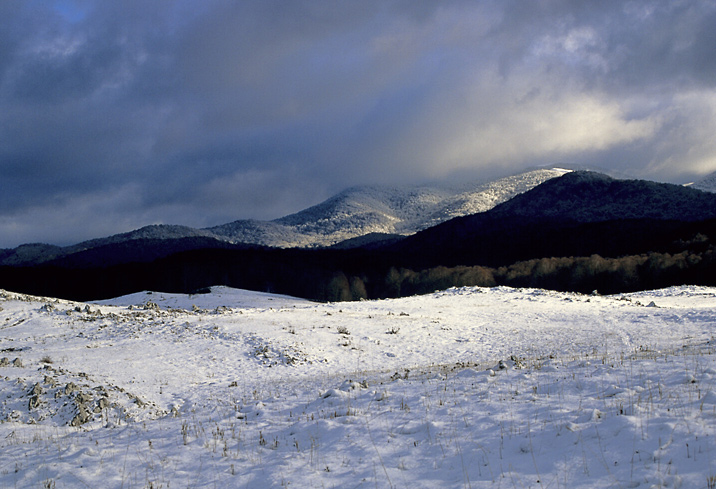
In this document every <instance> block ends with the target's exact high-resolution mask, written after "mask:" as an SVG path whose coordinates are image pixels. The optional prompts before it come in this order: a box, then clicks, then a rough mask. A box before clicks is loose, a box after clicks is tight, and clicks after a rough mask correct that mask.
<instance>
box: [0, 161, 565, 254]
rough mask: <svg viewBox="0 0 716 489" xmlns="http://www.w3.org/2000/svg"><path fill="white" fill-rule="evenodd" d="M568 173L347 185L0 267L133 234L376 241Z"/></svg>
mask: <svg viewBox="0 0 716 489" xmlns="http://www.w3.org/2000/svg"><path fill="white" fill-rule="evenodd" d="M568 171H569V170H565V169H548V168H540V169H535V170H531V171H526V172H522V173H518V174H516V175H511V176H508V177H504V178H501V179H498V180H494V181H490V182H486V183H474V184H466V185H461V186H452V187H450V186H442V187H441V186H412V187H411V186H404V187H396V186H381V185H367V186H360V187H351V188H349V189H346V190H344V191H342V192H340V193H338V194H336V195H334V196H333V197H330V198H329V199H327V200H325V201H324V202H321V203H319V204H317V205H315V206H312V207H309V208H307V209H304V210H302V211H299V212H297V213H294V214H289V215H287V216H284V217H281V218H279V219H275V220H273V221H260V220H255V219H244V220H237V221H233V222H229V223H226V224H222V225H218V226H213V227H208V228H192V227H189V226H181V225H168V224H153V225H148V226H144V227H142V228H139V229H136V230H133V231H129V232H126V233H120V234H116V235H112V236H108V237H106V238H97V239H93V240H89V241H83V242H81V243H77V244H74V245H70V246H65V247H59V246H54V245H46V244H42V243H31V244H23V245H21V246H19V247H17V248H14V249H6V250H0V265H5V266H31V265H37V264H41V263H49V262H52V261H55V260H61V259H62V258H63V257H67V256H69V255H72V254H76V253H84V252H87V251H88V250H92V249H95V248H102V247H106V246H108V245H119V244H122V243H126V242H130V241H139V240H164V241H167V242H168V241H170V240H176V239H184V238H204V239H213V240H216V241H221V242H225V243H228V244H242V245H255V246H268V247H276V248H316V247H328V246H333V245H336V244H338V243H342V242H346V244H344V246H352V245H355V246H360V245H365V244H366V243H367V242H369V241H370V240H371V237H376V239H378V240H380V239H383V237H384V236H386V235H391V236H395V235H402V236H406V235H410V234H413V233H415V232H418V231H421V230H423V229H427V228H429V227H432V226H434V225H436V224H439V223H440V222H444V221H446V220H449V219H452V218H454V217H458V216H461V215H467V214H473V213H476V212H483V211H485V210H488V209H490V208H492V207H494V206H495V205H497V204H499V203H500V202H504V201H506V200H508V199H509V198H511V197H513V196H514V195H517V194H519V193H521V192H524V191H526V190H529V189H531V188H533V187H535V186H536V185H539V184H541V183H543V182H544V181H546V180H549V179H551V178H555V177H558V176H561V175H563V174H564V173H565V172H568ZM357 238H360V239H357ZM353 240H355V241H353ZM351 243H353V244H351Z"/></svg>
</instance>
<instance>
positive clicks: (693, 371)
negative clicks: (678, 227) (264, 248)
mask: <svg viewBox="0 0 716 489" xmlns="http://www.w3.org/2000/svg"><path fill="white" fill-rule="evenodd" d="M0 307H1V308H2V310H0V365H1V366H0V398H1V402H0V420H1V422H0V487H3V488H5V487H7V488H14V487H22V488H24V487H39V488H58V489H59V488H66V487H70V488H75V487H79V488H84V487H91V488H99V487H103V488H105V487H109V488H115V487H116V488H150V487H151V488H155V489H156V488H225V487H237V488H263V487H266V488H268V487H276V488H280V487H292V488H314V487H315V488H332V487H336V488H339V487H340V488H346V487H347V488H375V487H377V488H405V487H407V488H410V489H417V488H436V487H440V488H443V487H454V488H483V487H490V488H492V487H501V488H513V487H514V488H527V487H534V488H546V487H552V488H579V487H590V488H592V487H614V488H636V487H639V488H641V487H643V488H650V487H683V488H707V489H711V488H713V487H716V356H715V355H714V347H715V346H716V343H714V333H715V332H716V289H714V288H704V287H678V288H670V289H666V290H659V291H651V292H642V293H637V294H625V295H619V296H584V295H578V294H566V293H556V292H548V291H543V290H534V289H508V288H495V289H479V288H462V289H450V290H447V291H444V292H437V293H435V294H432V295H428V296H422V297H411V298H405V299H397V300H384V301H366V302H353V303H335V304H315V303H311V302H307V301H304V300H300V299H294V298H290V297H282V296H275V295H269V294H261V293H255V292H246V291H239V290H232V289H228V288H222V287H216V288H213V290H212V293H211V294H205V295H193V296H186V295H173V294H163V293H161V294H160V293H146V292H145V293H140V294H134V295H131V296H127V297H122V298H118V299H114V300H110V301H105V302H102V303H97V304H79V303H72V302H68V301H61V300H55V299H48V298H36V297H29V296H24V295H21V294H15V293H12V292H3V291H0Z"/></svg>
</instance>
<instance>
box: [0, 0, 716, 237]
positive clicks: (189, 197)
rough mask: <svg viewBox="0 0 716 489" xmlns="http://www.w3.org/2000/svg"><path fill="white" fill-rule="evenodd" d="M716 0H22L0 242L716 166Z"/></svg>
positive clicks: (2, 92) (8, 23)
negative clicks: (372, 190) (335, 196)
mask: <svg viewBox="0 0 716 489" xmlns="http://www.w3.org/2000/svg"><path fill="white" fill-rule="evenodd" d="M715 25H716V2H714V1H713V0H710V1H691V2H671V1H662V2H646V1H644V2H642V1H630V2H623V1H602V2H595V1H583V2H574V1H566V0H565V1H562V0H543V1H537V2H522V1H519V2H518V1H512V2H510V1H499V2H498V1H479V2H472V1H470V2H467V1H446V2H427V1H426V2H416V1H397V0H396V1H377V0H376V1H365V2H348V1H316V2H298V1H288V2H287V1H280V2H279V1H246V2H227V1H219V0H214V1H207V2H201V3H197V2H193V1H188V0H187V1H153V2H135V1H123V2H95V1H56V2H46V1H32V0H30V1H8V2H3V3H1V4H0V142H1V143H2V144H0V175H1V177H2V193H1V194H0V246H14V245H16V244H19V243H21V242H28V241H38V240H39V241H48V242H76V241H79V240H80V239H85V238H89V237H97V236H103V235H107V234H111V233H115V232H120V231H126V230H129V229H133V228H136V227H139V226H142V225H145V224H150V223H155V222H166V223H177V224H187V225H193V226H208V225H213V224H219V223H223V222H227V221H230V220H234V219H238V218H248V217H255V218H274V217H279V216H281V215H284V214H287V213H289V212H293V211H296V210H299V209H301V208H303V207H306V206H308V205H311V204H314V203H317V202H318V201H319V200H321V199H323V198H326V197H328V196H329V195H330V194H332V193H334V192H337V191H339V190H341V189H342V188H344V187H347V186H350V185H356V184H362V183H380V182H384V183H392V184H403V183H404V184H410V183H418V182H425V181H428V180H431V179H451V178H452V179H456V178H461V179H464V178H480V177H484V178H487V177H494V176H498V175H500V174H505V173H509V172H513V171H517V170H520V169H522V168H526V167H529V166H532V165H536V164H549V163H555V162H565V161H566V162H573V163H583V164H588V165H594V166H600V167H605V168H614V169H622V170H625V171H628V172H630V173H632V174H633V175H635V176H640V177H646V178H654V179H660V180H672V181H685V180H686V179H689V178H694V177H697V176H698V175H702V174H705V173H707V172H710V171H713V170H716V143H715V142H714V138H713V134H714V131H716V122H715V121H716V117H714V116H715V115H716V88H715V86H714V80H715V79H716V53H715V52H714V50H715V46H716V29H714V28H713V27H714V26H715Z"/></svg>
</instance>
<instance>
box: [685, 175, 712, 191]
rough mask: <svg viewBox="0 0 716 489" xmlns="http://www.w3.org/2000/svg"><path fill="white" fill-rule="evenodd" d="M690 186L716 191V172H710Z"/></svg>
mask: <svg viewBox="0 0 716 489" xmlns="http://www.w3.org/2000/svg"><path fill="white" fill-rule="evenodd" d="M690 186H691V188H695V189H698V190H703V191H704V192H713V193H716V172H713V173H709V174H708V175H706V176H705V177H704V178H702V179H701V180H699V181H698V182H695V183H693V184H692V185H690Z"/></svg>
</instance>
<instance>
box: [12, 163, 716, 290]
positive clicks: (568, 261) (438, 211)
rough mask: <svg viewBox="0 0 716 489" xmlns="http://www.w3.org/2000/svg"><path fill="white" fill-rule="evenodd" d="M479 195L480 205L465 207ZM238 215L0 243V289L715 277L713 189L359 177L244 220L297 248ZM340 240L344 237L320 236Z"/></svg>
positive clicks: (582, 174) (549, 178)
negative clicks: (280, 211) (96, 235)
mask: <svg viewBox="0 0 716 489" xmlns="http://www.w3.org/2000/svg"><path fill="white" fill-rule="evenodd" d="M540 180H542V181H541V183H539V181H540ZM538 183H539V184H538ZM510 196H511V198H509V197H510ZM500 201H502V202H500ZM495 204H496V205H495ZM481 206H482V207H485V206H487V207H491V208H489V209H488V210H485V211H483V212H477V213H469V212H472V211H473V210H474V209H479V208H482V207H481ZM461 213H469V214H466V215H459V214H461ZM454 214H458V216H457V217H453V218H452V219H450V216H452V215H454ZM245 223H246V221H237V222H235V223H231V224H227V225H224V226H218V227H216V228H210V229H198V230H197V229H192V228H188V227H181V226H151V227H147V228H142V229H140V230H137V231H134V232H132V233H127V234H123V235H116V236H112V237H109V238H105V239H102V240H94V241H90V242H86V243H80V244H78V245H74V246H71V247H66V248H59V247H50V246H46V245H26V246H23V247H19V248H17V249H15V250H5V251H4V252H3V253H2V255H0V288H6V289H9V290H16V291H21V292H26V293H32V294H36V295H51V296H58V297H63V298H71V299H79V300H88V299H101V298H107V297H115V296H118V295H122V294H126V293H130V292H137V291H141V290H161V291H167V292H193V291H196V290H199V289H202V288H205V287H208V286H213V285H227V286H231V287H238V288H246V289H251V290H259V291H270V292H278V293H284V294H289V295H293V296H299V297H304V298H309V299H314V300H349V299H360V298H381V297H398V296H404V295H412V294H415V293H424V292H426V291H428V292H429V291H433V290H437V289H441V288H447V287H450V286H453V285H484V286H491V285H510V286H525V285H528V286H533V287H543V288H544V287H546V288H553V289H556V290H572V291H580V292H583V291H590V290H593V289H594V288H598V289H599V290H604V291H607V292H610V293H614V292H623V291H633V290H643V289H645V288H654V287H663V286H668V285H679V284H698V285H711V284H716V194H714V193H710V192H704V191H701V190H698V189H695V188H693V187H687V186H682V185H673V184H665V183H656V182H650V181H644V180H624V179H616V178H612V177H610V176H607V175H604V174H601V173H597V172H591V171H568V170H561V169H551V170H536V171H534V172H527V173H524V174H520V175H516V176H514V177H510V178H508V179H503V180H498V181H495V182H491V183H488V184H482V185H481V186H477V185H475V186H473V187H472V188H470V189H467V190H465V189H464V188H463V189H452V190H449V189H444V188H443V189H434V188H432V189H429V188H427V187H420V188H410V189H402V190H398V189H388V188H384V187H361V188H355V189H350V190H348V191H346V192H343V193H341V194H339V195H337V196H336V197H334V198H332V199H329V200H328V201H326V202H324V203H322V204H319V205H317V206H315V207H312V208H309V209H306V210H305V211H302V212H299V213H297V214H293V215H291V216H287V217H285V218H282V219H279V220H277V221H271V222H264V223H261V226H256V225H255V226H254V230H256V229H257V228H260V229H263V230H264V231H265V232H264V234H263V235H262V236H263V237H262V238H261V239H266V240H268V239H269V237H270V238H271V239H272V240H274V241H272V242H274V243H275V242H277V241H279V240H283V243H287V244H290V243H294V242H295V241H289V240H288V236H293V238H292V239H296V240H297V239H298V238H301V239H304V240H305V241H303V243H304V244H305V245H306V246H303V247H301V246H292V247H290V248H289V247H286V248H281V247H268V246H264V245H261V244H258V243H255V242H254V243H247V242H240V241H239V239H240V238H239V237H240V236H253V237H254V239H256V240H258V239H259V238H257V236H258V234H257V233H256V232H253V233H249V232H248V231H247V229H251V228H250V227H248V226H245V225H244V224H245ZM254 223H255V221H254ZM388 224H389V225H388ZM277 230H279V231H277ZM288 231H290V233H289V232H288ZM241 233H247V234H243V235H242V234H241ZM361 233H367V234H361ZM399 233H401V234H399ZM297 237H298V238H297ZM309 237H310V238H311V240H309V239H308V238H309ZM340 238H347V239H348V240H349V241H348V242H347V243H346V242H345V241H344V242H342V243H341V244H340V245H339V246H335V245H334V246H326V245H328V244H332V243H333V242H334V241H336V240H338V239H340ZM246 241H248V239H246ZM538 265H539V266H538ZM535 267H537V268H535Z"/></svg>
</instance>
